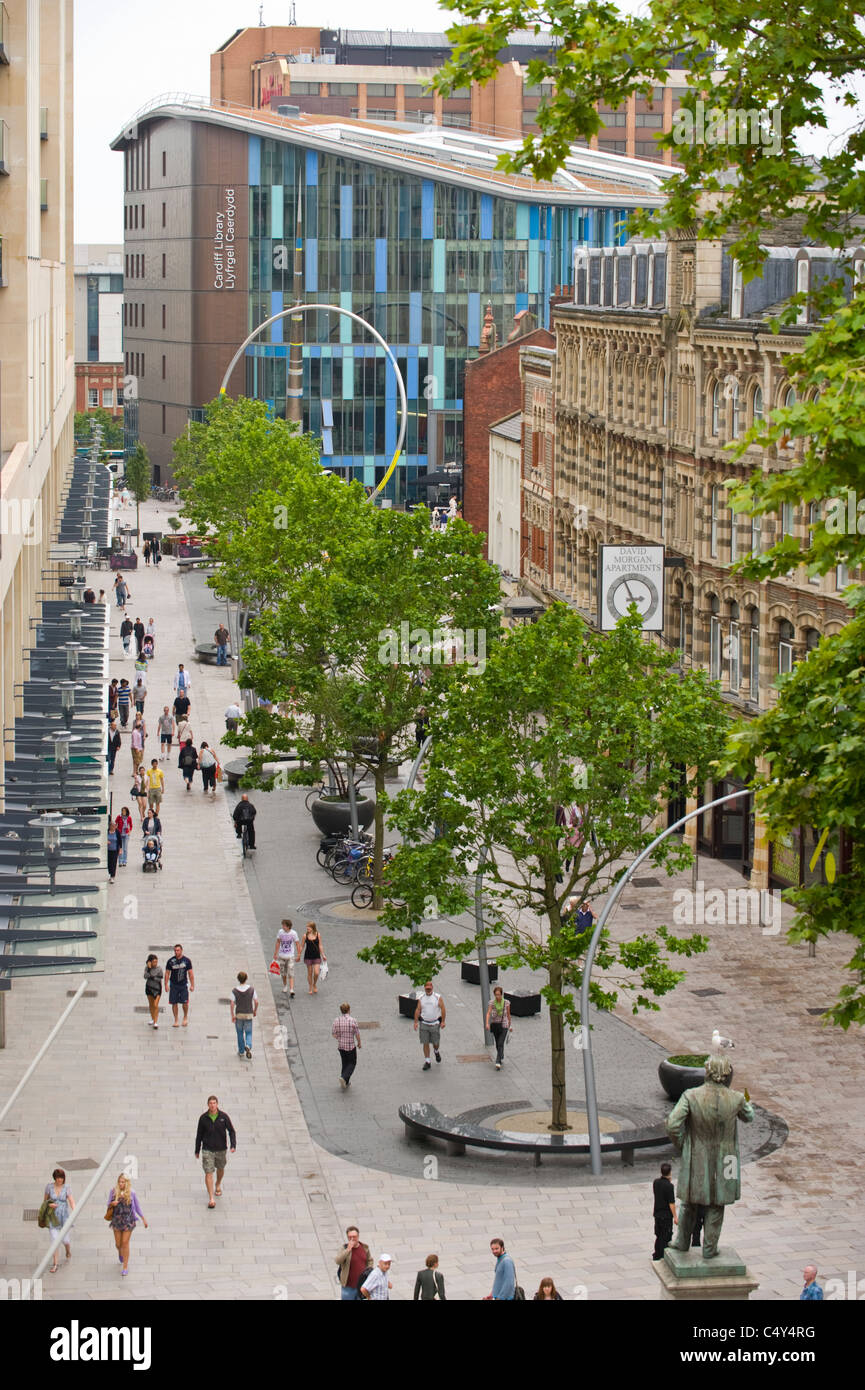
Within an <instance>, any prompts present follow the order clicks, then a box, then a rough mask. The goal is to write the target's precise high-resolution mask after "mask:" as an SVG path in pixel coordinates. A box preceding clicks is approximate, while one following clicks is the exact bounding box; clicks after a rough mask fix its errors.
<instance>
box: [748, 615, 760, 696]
mask: <svg viewBox="0 0 865 1390" xmlns="http://www.w3.org/2000/svg"><path fill="white" fill-rule="evenodd" d="M748 659H749V663H750V665H749V668H748V689H749V694H750V696H751V699H752V700H753V701H754V703H755V704H757V703H759V700H760V629H759V628H758V627H752V628H751V640H750V650H749V653H748Z"/></svg>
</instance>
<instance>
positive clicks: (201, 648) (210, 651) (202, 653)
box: [195, 642, 231, 666]
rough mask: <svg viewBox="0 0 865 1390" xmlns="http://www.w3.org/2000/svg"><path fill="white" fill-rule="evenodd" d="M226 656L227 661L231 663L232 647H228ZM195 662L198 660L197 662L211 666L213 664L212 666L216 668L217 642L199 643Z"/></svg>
mask: <svg viewBox="0 0 865 1390" xmlns="http://www.w3.org/2000/svg"><path fill="white" fill-rule="evenodd" d="M225 656H226V660H227V661H230V660H231V647H230V646H228V647H227V648H226V652H225ZM195 660H196V661H203V662H205V663H210V664H212V665H214V666H215V665H216V643H215V642H199V643H197V645H196V648H195Z"/></svg>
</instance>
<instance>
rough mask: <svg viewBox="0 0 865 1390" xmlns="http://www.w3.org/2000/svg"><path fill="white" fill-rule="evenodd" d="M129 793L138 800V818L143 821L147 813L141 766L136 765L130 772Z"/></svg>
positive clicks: (144, 784) (145, 788)
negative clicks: (130, 784)
mask: <svg viewBox="0 0 865 1390" xmlns="http://www.w3.org/2000/svg"><path fill="white" fill-rule="evenodd" d="M129 795H130V796H132V797H134V798H135V800H136V801H137V802H138V819H139V820H141V821H143V820H144V817H145V816H146V815H147V782H146V781H145V779H144V769H143V768H141V767H137V768H136V769H135V771H134V773H133V774H132V786H131V787H130V788H129Z"/></svg>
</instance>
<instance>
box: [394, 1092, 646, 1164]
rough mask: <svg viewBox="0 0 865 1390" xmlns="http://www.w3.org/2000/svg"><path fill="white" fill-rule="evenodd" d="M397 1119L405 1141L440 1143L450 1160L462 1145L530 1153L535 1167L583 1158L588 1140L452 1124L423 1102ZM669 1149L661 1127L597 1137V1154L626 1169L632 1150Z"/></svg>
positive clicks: (463, 1148) (409, 1106)
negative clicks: (618, 1160)
mask: <svg viewBox="0 0 865 1390" xmlns="http://www.w3.org/2000/svg"><path fill="white" fill-rule="evenodd" d="M399 1117H400V1119H401V1120H402V1122H403V1125H404V1126H405V1135H406V1138H407V1139H428V1138H432V1139H443V1140H444V1142H445V1144H446V1145H447V1152H448V1154H449V1155H451V1156H452V1157H457V1156H460V1155H462V1154H464V1153H465V1151H466V1145H467V1144H468V1145H470V1146H471V1147H472V1148H477V1149H496V1150H499V1151H503V1152H506V1153H530V1154H533V1155H534V1160H535V1167H536V1168H539V1167H540V1165H541V1158H542V1157H543V1156H545V1155H549V1154H587V1153H588V1152H589V1136H588V1135H587V1134H574V1133H572V1132H568V1133H567V1134H525V1135H523V1134H519V1135H518V1134H506V1133H505V1132H504V1131H503V1130H499V1129H486V1128H485V1127H484V1126H483V1125H477V1124H474V1123H473V1122H472V1121H470V1120H454V1119H451V1118H450V1116H448V1115H443V1114H442V1113H441V1111H440V1110H437V1109H436V1107H435V1106H434V1105H428V1104H427V1103H426V1101H412V1102H411V1103H410V1104H407V1105H401V1106H400V1108H399ZM669 1147H671V1141H670V1136H669V1135H668V1134H667V1131H666V1128H665V1127H664V1126H663V1125H654V1126H650V1127H648V1128H646V1129H629V1130H620V1131H619V1132H618V1133H616V1134H602V1135H601V1151H602V1153H606V1152H616V1151H618V1152H620V1153H621V1155H622V1163H623V1164H625V1166H626V1167H629V1168H633V1166H634V1151H635V1150H636V1149H661V1148H669Z"/></svg>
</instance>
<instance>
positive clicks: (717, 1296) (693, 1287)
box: [652, 1245, 760, 1303]
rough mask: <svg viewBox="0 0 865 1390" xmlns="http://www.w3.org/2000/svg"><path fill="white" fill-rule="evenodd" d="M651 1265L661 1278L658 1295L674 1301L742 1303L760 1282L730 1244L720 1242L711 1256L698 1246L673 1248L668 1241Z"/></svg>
mask: <svg viewBox="0 0 865 1390" xmlns="http://www.w3.org/2000/svg"><path fill="white" fill-rule="evenodd" d="M652 1268H653V1269H654V1271H655V1273H656V1274H657V1276H658V1278H659V1279H660V1281H661V1295H660V1296H661V1298H665V1299H672V1300H673V1301H674V1302H681V1303H685V1302H700V1303H713V1302H722V1301H726V1300H731V1301H733V1302H738V1303H745V1302H747V1300H748V1299H749V1298H750V1297H751V1294H752V1293H753V1292H754V1290H755V1289H757V1288H759V1286H760V1282H759V1280H758V1279H754V1278H753V1277H752V1276H751V1275H750V1274H749V1273H748V1270H747V1268H746V1265H745V1262H744V1260H742V1259H740V1257H739V1256H738V1255H737V1254H736V1251H735V1250H734V1249H733V1248H732V1246H729V1245H727V1246H724V1245H722V1246H720V1247H719V1249H718V1253H717V1255H716V1256H714V1258H713V1259H711V1260H704V1259H703V1252H702V1250H698V1249H696V1247H695V1248H693V1249H690V1250H673V1249H672V1248H671V1247H670V1246H669V1245H668V1246H667V1248H666V1250H665V1251H664V1258H663V1259H662V1260H653V1261H652Z"/></svg>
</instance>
